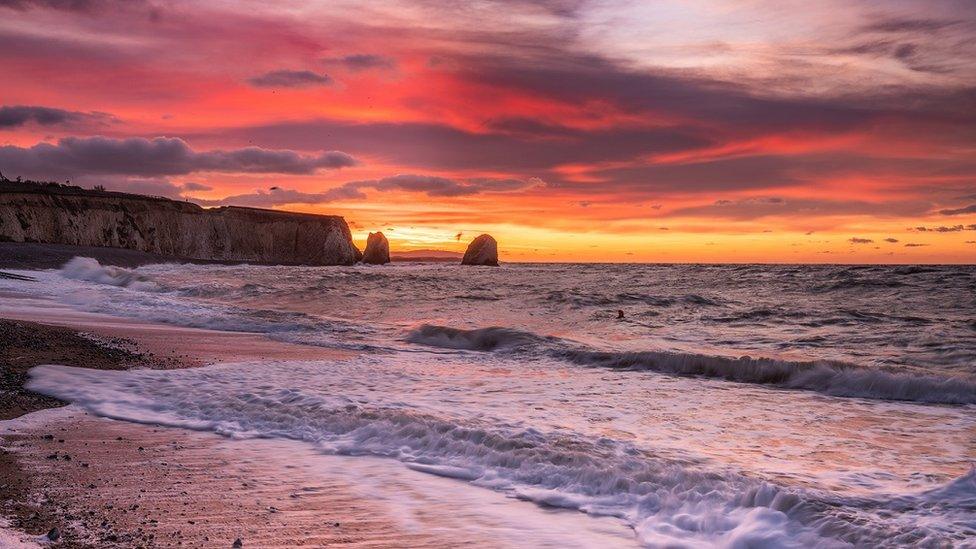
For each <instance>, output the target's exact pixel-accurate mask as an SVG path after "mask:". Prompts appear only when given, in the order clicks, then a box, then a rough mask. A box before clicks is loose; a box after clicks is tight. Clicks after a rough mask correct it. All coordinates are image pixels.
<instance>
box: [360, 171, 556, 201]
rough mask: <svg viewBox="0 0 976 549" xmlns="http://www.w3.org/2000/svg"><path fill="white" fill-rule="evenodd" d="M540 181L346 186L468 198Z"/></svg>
mask: <svg viewBox="0 0 976 549" xmlns="http://www.w3.org/2000/svg"><path fill="white" fill-rule="evenodd" d="M541 184H542V181H541V180H538V179H533V178H530V179H524V180H523V179H491V178H475V179H465V180H456V179H447V178H444V177H436V176H428V175H412V174H403V175H394V176H391V177H384V178H382V179H376V180H369V181H355V182H351V183H347V184H346V185H348V186H351V187H355V188H373V189H376V190H380V191H388V190H402V191H410V192H422V193H424V194H427V195H428V196H468V195H474V194H481V193H492V192H509V191H518V190H523V189H526V188H529V187H532V186H537V185H541Z"/></svg>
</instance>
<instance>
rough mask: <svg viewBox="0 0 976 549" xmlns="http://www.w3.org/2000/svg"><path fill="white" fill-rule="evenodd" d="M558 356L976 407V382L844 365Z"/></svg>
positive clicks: (680, 356) (640, 355) (685, 356)
mask: <svg viewBox="0 0 976 549" xmlns="http://www.w3.org/2000/svg"><path fill="white" fill-rule="evenodd" d="M557 354H558V356H560V357H561V358H565V359H567V360H569V361H571V362H573V363H576V364H582V365H586V366H602V367H608V368H623V369H629V370H649V371H654V372H660V373H666V374H675V375H681V376H702V377H709V378H715V379H723V380H726V381H736V382H741V383H755V384H760V385H774V386H777V387H783V388H787V389H805V390H809V391H816V392H818V393H824V394H828V395H832V396H842V397H860V398H874V399H885V400H909V401H915V402H924V403H932V404H976V380H974V379H967V378H964V377H941V376H936V375H917V374H912V373H907V372H891V371H886V370H879V369H871V368H865V367H862V366H857V365H855V364H848V363H844V362H835V361H826V360H822V361H811V362H802V361H788V360H776V359H771V358H753V357H749V356H743V357H738V358H733V357H723V356H713V355H701V354H694V353H676V352H670V351H643V352H620V353H617V352H602V351H589V350H578V349H572V350H563V351H560V352H558V353H557Z"/></svg>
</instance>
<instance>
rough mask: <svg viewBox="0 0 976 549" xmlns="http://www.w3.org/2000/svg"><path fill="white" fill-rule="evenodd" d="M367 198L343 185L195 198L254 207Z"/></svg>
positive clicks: (206, 202)
mask: <svg viewBox="0 0 976 549" xmlns="http://www.w3.org/2000/svg"><path fill="white" fill-rule="evenodd" d="M357 198H366V196H365V195H364V194H363V193H362V192H361V191H359V190H358V189H355V188H352V187H348V186H345V185H344V186H341V187H337V188H335V189H330V190H327V191H323V192H319V193H306V192H301V191H296V190H293V189H281V188H278V187H272V188H271V189H269V190H267V191H264V190H258V191H255V192H253V193H247V194H238V195H233V196H227V197H224V198H221V199H218V200H206V199H196V198H195V199H193V200H194V202H197V203H199V204H201V205H204V206H250V207H253V208H271V207H274V206H283V205H285V204H322V203H326V202H334V201H336V200H350V199H357Z"/></svg>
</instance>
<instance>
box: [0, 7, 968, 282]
mask: <svg viewBox="0 0 976 549" xmlns="http://www.w3.org/2000/svg"><path fill="white" fill-rule="evenodd" d="M973 59H976V10H973V9H972V6H971V4H970V3H968V1H964V0H938V1H922V0H898V1H892V2H869V1H866V0H860V1H857V0H855V1H844V2H841V1H840V0H826V1H824V2H816V3H811V2H799V1H797V0H786V1H776V2H774V1H772V0H748V1H747V0H714V1H704V0H702V1H693V2H686V1H678V0H662V1H661V2H653V3H648V2H638V1H613V0H611V1H606V0H601V1H596V0H546V1H542V2H529V1H523V0H490V1H489V0H482V1H474V2H469V3H456V2H439V1H436V0H422V1H414V2H402V1H397V0H385V1H376V2H346V1H343V0H340V1H335V2H280V3H275V4H274V5H271V4H269V3H264V2H243V1H242V2H231V1H219V2H206V3H199V2H188V1H180V0H173V1H163V0H159V1H154V0H144V1H142V0H137V1H132V2H125V3H114V2H110V1H108V0H84V1H73V2H61V1H55V0H5V1H4V0H0V73H2V74H3V75H4V80H5V82H4V85H3V86H2V89H0V171H2V172H3V174H4V175H6V176H8V177H15V176H23V177H29V178H35V179H53V180H58V181H63V180H71V182H72V183H74V184H79V185H82V186H91V185H96V184H100V185H104V186H105V187H107V188H110V189H115V190H123V191H131V192H138V193H144V194H153V195H161V196H168V197H172V198H179V199H186V200H190V201H194V202H197V203H199V204H201V205H203V206H217V205H244V206H255V207H264V208H276V209H285V210H294V211H303V212H314V213H328V214H340V215H343V216H345V218H346V219H347V221H349V223H350V226H351V227H352V230H353V234H354V238H355V240H356V242H357V244H358V245H359V246H360V247H362V246H363V245H364V243H365V239H366V235H367V233H368V232H370V231H376V230H382V231H383V232H384V233H385V234H386V235H387V237H388V238H389V239H390V242H391V247H392V248H393V250H394V251H397V250H412V249H443V250H454V251H463V249H464V246H465V244H466V243H467V242H468V241H469V240H470V239H471V238H473V237H474V236H477V235H478V234H480V233H482V232H489V233H491V234H493V235H494V236H495V237H496V238H497V240H498V241H499V243H500V251H501V255H502V259H503V260H508V261H615V262H617V261H620V262H630V261H635V262H638V261H639V262H658V261H660V262H726V261H728V262H828V263H835V262H837V263H861V262H865V263H928V262H934V263H972V262H973V260H974V258H976V63H974V62H973ZM458 233H460V234H461V238H460V240H459V239H458V238H457V235H458Z"/></svg>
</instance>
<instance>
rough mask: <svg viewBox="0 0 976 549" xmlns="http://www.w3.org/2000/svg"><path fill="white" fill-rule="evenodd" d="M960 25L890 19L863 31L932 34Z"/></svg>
mask: <svg viewBox="0 0 976 549" xmlns="http://www.w3.org/2000/svg"><path fill="white" fill-rule="evenodd" d="M960 23H961V21H958V20H949V19H925V18H918V19H911V18H889V19H883V20H881V21H876V22H874V23H871V24H869V25H865V26H864V27H862V28H861V30H862V31H864V32H881V33H917V32H922V33H932V32H937V31H940V30H942V29H945V28H948V27H952V26H955V25H958V24H960Z"/></svg>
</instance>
